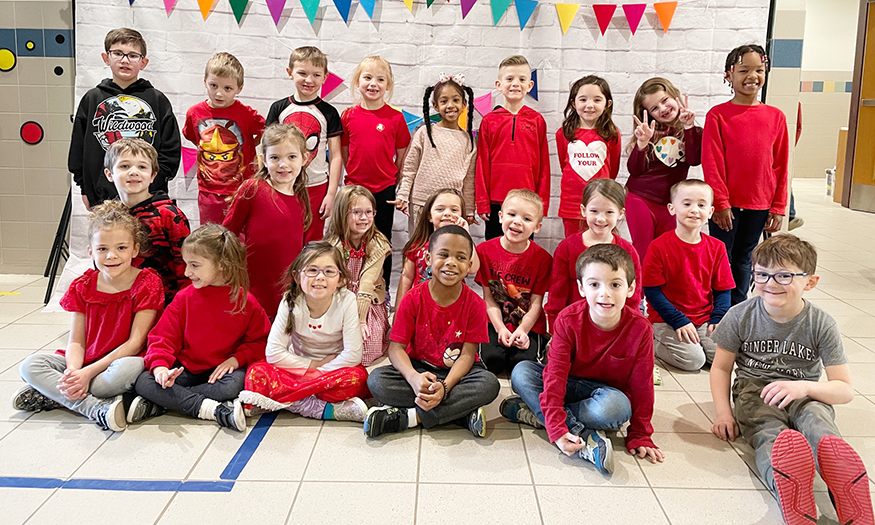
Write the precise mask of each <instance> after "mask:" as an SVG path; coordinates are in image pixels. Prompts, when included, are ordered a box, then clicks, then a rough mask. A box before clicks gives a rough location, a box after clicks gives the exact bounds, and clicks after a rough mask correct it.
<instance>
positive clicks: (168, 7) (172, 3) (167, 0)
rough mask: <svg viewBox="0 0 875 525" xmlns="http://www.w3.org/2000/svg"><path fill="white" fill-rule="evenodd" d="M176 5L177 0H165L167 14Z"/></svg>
mask: <svg viewBox="0 0 875 525" xmlns="http://www.w3.org/2000/svg"><path fill="white" fill-rule="evenodd" d="M247 1H248V0H247ZM133 4H134V2H133V0H131V5H133ZM174 7H176V0H164V10H165V11H167V16H170V11H173V8H174Z"/></svg>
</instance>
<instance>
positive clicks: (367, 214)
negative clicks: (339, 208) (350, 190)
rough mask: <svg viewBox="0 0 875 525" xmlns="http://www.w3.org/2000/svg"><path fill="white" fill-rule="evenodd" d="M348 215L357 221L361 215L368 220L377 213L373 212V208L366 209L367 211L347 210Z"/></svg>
mask: <svg viewBox="0 0 875 525" xmlns="http://www.w3.org/2000/svg"><path fill="white" fill-rule="evenodd" d="M349 214H350V215H352V216H353V217H355V218H356V219H358V218H359V217H361V216H362V215H364V216H365V217H367V218H369V219H370V218H371V217H373V216H374V215H376V214H377V212H376V211H374V209H373V208H368V209H367V210H349Z"/></svg>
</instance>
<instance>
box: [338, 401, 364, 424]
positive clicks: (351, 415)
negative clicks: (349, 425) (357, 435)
mask: <svg viewBox="0 0 875 525" xmlns="http://www.w3.org/2000/svg"><path fill="white" fill-rule="evenodd" d="M367 411H368V405H366V404H365V402H364V401H362V400H361V399H359V398H357V397H351V398H349V399H347V400H346V401H342V402H340V403H334V419H336V420H337V421H355V422H356V423H363V422H364V421H365V413H367Z"/></svg>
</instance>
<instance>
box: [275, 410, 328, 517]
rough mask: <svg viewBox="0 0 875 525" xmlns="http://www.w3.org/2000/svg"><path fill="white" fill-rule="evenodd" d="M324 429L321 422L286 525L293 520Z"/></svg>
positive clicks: (290, 507) (323, 423)
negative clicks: (296, 504)
mask: <svg viewBox="0 0 875 525" xmlns="http://www.w3.org/2000/svg"><path fill="white" fill-rule="evenodd" d="M323 428H325V422H324V421H321V422H320V425H319V432H317V433H316V439H314V440H313V447H312V448H311V449H310V455H309V456H307V464H306V465H304V470H303V471H302V472H301V479H299V480H298V488H297V489H295V497H293V498H292V504H291V505H289V513H288V514H287V515H286V521H285V523H286V524H288V523H289V520H290V519H292V511H293V510H295V503H297V501H298V494H300V492H301V487H302V486H303V485H304V478H306V477H307V470H308V469H309V468H310V462H311V461H313V455H314V454H315V453H316V447H317V446H318V445H319V438H320V437H321V436H322V429H323Z"/></svg>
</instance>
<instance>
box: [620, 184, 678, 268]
mask: <svg viewBox="0 0 875 525" xmlns="http://www.w3.org/2000/svg"><path fill="white" fill-rule="evenodd" d="M626 223H627V224H628V225H629V235H631V236H632V245H633V246H635V251H636V252H638V256H639V257H641V262H642V263H643V262H644V256H645V255H647V247H648V246H650V243H651V242H653V239H656V238H657V237H659V236H660V235H662V234H663V233H665V232H670V231H672V230H674V229H675V226H676V225H677V224H676V222H675V218H674V215H672V214H670V213H669V212H668V206H667V205H665V204H659V203H658V202H655V201H652V200H650V199H645V198H643V197H639V196H638V195H635V194H634V193H629V194H628V195H626Z"/></svg>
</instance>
